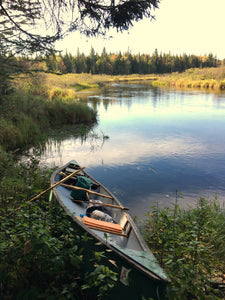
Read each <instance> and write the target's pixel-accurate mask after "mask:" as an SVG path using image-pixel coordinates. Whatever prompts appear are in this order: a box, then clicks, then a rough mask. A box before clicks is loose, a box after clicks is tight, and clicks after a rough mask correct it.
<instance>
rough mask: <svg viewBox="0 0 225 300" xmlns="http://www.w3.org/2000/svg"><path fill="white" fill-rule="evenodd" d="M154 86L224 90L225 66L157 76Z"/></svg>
mask: <svg viewBox="0 0 225 300" xmlns="http://www.w3.org/2000/svg"><path fill="white" fill-rule="evenodd" d="M153 85H154V86H170V87H176V88H202V89H214V90H224V89H225V66H221V67H218V68H204V69H199V68H193V69H188V70H186V71H185V72H183V73H178V72H176V73H172V74H167V75H163V76H158V79H157V80H155V81H154V82H153Z"/></svg>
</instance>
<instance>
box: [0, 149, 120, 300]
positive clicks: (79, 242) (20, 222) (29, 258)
mask: <svg viewBox="0 0 225 300" xmlns="http://www.w3.org/2000/svg"><path fill="white" fill-rule="evenodd" d="M0 155H1V158H2V160H4V162H5V163H6V164H5V165H4V167H7V168H4V167H3V165H1V164H0V171H2V175H3V181H1V186H0V199H1V203H2V205H1V208H0V222H1V228H0V256H1V262H0V294H1V299H4V300H5V299H7V300H8V299H96V298H97V297H98V298H99V299H102V298H103V297H104V295H105V294H106V293H108V292H109V290H110V289H111V288H112V287H113V286H114V285H115V284H116V280H117V278H116V273H114V272H113V271H111V270H110V269H109V268H108V267H105V266H104V265H103V264H102V258H105V255H104V252H103V251H102V250H101V251H98V250H96V249H95V250H94V249H93V250H92V249H91V250H90V251H93V253H92V254H93V255H91V256H92V257H93V258H94V259H91V260H90V261H87V258H86V257H85V255H84V254H85V252H84V249H87V248H90V247H88V243H89V241H90V239H91V238H90V237H88V236H87V235H82V234H81V233H79V232H78V231H77V230H76V229H75V228H74V227H73V222H72V221H71V220H70V219H69V218H68V217H67V215H66V214H65V212H64V211H63V210H62V209H60V208H59V207H56V205H55V204H54V203H53V202H49V201H48V195H46V194H43V195H42V197H41V198H39V199H36V200H35V201H33V202H29V201H27V200H29V199H30V198H31V197H33V196H34V193H35V194H37V193H39V192H40V191H41V190H43V189H45V188H47V187H48V185H49V183H48V182H49V173H50V172H52V170H50V169H43V168H40V167H39V160H38V156H37V154H36V155H34V156H32V157H31V158H30V160H28V162H27V163H15V162H14V161H13V159H10V156H9V155H6V154H2V153H0ZM12 157H13V156H12ZM2 160H1V162H2ZM6 178H8V180H7V179H6ZM12 186H13V189H12ZM95 262H98V263H99V265H98V264H97V263H96V264H95ZM87 263H88V265H89V267H90V272H86V271H85V272H84V264H87ZM96 276H97V277H96ZM93 287H94V288H95V289H96V288H97V290H96V293H95V295H96V296H91V293H90V289H92V288H93Z"/></svg>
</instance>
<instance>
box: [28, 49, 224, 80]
mask: <svg viewBox="0 0 225 300" xmlns="http://www.w3.org/2000/svg"><path fill="white" fill-rule="evenodd" d="M37 59H38V60H39V63H38V64H37V63H35V62H34V61H33V62H32V61H29V63H28V61H27V64H30V65H31V67H32V68H44V69H45V70H46V71H50V72H60V73H63V74H65V73H91V74H108V75H129V74H163V73H172V72H183V71H185V70H186V69H189V68H207V67H217V66H219V65H221V64H224V63H225V60H223V61H221V60H218V59H217V58H216V57H214V56H213V54H209V55H204V56H196V55H187V54H183V55H171V54H165V53H164V54H162V53H159V52H158V50H157V49H156V50H155V51H154V53H153V54H152V55H149V54H131V52H130V51H127V52H125V53H123V54H122V53H121V52H119V53H117V54H113V53H109V54H108V53H107V52H106V49H105V48H104V49H103V51H102V53H101V55H99V54H98V53H96V52H95V50H94V49H93V48H92V49H91V51H90V54H89V55H87V56H86V55H85V54H84V53H80V51H79V49H78V50H77V54H76V55H75V56H73V55H72V54H69V53H66V54H65V55H52V56H48V57H45V58H41V57H38V58H37ZM41 60H42V62H40V61H41ZM43 60H44V62H43Z"/></svg>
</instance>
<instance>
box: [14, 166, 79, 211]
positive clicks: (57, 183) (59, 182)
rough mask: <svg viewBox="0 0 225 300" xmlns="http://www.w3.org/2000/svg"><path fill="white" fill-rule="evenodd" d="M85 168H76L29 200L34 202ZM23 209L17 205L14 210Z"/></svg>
mask: <svg viewBox="0 0 225 300" xmlns="http://www.w3.org/2000/svg"><path fill="white" fill-rule="evenodd" d="M83 169H85V167H83V168H80V169H79V170H76V171H75V172H73V173H71V174H70V175H68V176H66V177H65V178H63V179H62V180H60V181H58V182H56V183H55V184H53V185H52V186H50V187H49V188H47V189H46V190H44V191H42V192H40V194H38V195H36V196H35V197H33V198H32V199H30V200H29V201H27V202H32V201H34V200H36V199H37V198H39V197H41V196H42V195H44V194H45V193H47V192H48V191H50V190H52V189H53V188H54V187H56V186H57V185H60V184H61V183H62V182H64V181H66V180H67V179H69V178H70V177H72V176H73V175H75V174H77V173H79V172H80V171H81V170H83ZM19 209H21V206H19V207H17V208H16V209H15V210H14V211H17V210H19ZM12 213H13V212H11V213H10V214H9V215H8V216H10V215H11V214H12Z"/></svg>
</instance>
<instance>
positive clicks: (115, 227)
mask: <svg viewBox="0 0 225 300" xmlns="http://www.w3.org/2000/svg"><path fill="white" fill-rule="evenodd" d="M82 222H83V223H84V224H85V225H87V226H88V227H89V228H92V229H96V230H101V231H105V232H110V233H114V234H119V235H121V234H122V233H123V228H122V226H120V225H119V224H114V223H109V222H105V221H101V220H96V219H93V218H89V217H86V216H84V217H83V218H82Z"/></svg>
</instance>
